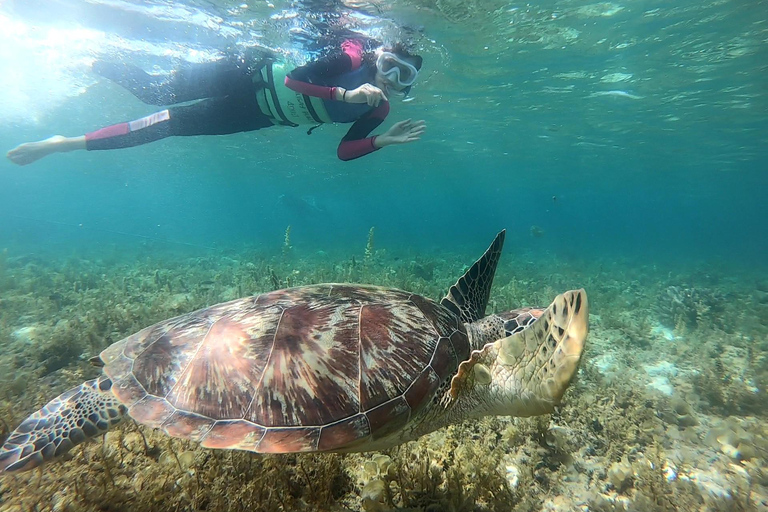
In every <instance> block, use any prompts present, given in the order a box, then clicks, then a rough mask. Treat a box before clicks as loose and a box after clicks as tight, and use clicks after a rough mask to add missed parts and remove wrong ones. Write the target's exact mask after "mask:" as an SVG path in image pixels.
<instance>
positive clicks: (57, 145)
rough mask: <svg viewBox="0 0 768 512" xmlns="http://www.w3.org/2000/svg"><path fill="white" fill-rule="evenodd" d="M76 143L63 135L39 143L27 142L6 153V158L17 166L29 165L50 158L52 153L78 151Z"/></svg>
mask: <svg viewBox="0 0 768 512" xmlns="http://www.w3.org/2000/svg"><path fill="white" fill-rule="evenodd" d="M78 139H79V138H78ZM75 142H76V140H75V139H69V138H67V137H63V136H61V135H54V136H53V137H49V138H47V139H44V140H40V141H37V142H26V143H24V144H20V145H18V146H16V147H15V148H13V149H12V150H10V151H9V152H8V153H6V154H5V156H7V157H8V160H10V161H11V162H13V163H15V164H18V165H27V164H31V163H32V162H35V161H37V160H40V159H41V158H43V157H44V156H48V155H50V154H51V153H58V152H61V151H71V150H72V149H78V147H77V146H76V145H73V143H75Z"/></svg>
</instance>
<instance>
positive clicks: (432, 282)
mask: <svg viewBox="0 0 768 512" xmlns="http://www.w3.org/2000/svg"><path fill="white" fill-rule="evenodd" d="M292 243H293V242H292V241H291V240H290V231H289V230H286V236H285V241H284V244H283V246H282V247H281V248H280V250H279V252H278V253H277V254H270V253H264V252H261V251H256V250H253V249H249V250H243V251H242V252H226V253H221V254H211V253H209V254H206V255H189V254H173V255H170V254H168V255H164V254H163V253H162V252H159V251H157V250H154V249H153V250H151V251H150V250H149V249H148V250H146V251H145V252H139V253H136V254H131V255H130V256H128V255H122V256H119V255H114V256H111V257H106V256H105V257H104V259H101V260H99V259H82V258H77V257H74V256H71V257H69V258H65V259H43V258H32V257H26V256H23V255H13V254H8V253H3V255H2V256H0V283H2V288H0V290H2V295H1V296H0V301H1V302H0V304H1V306H2V307H0V346H2V351H1V353H0V418H2V420H3V421H2V422H0V434H2V433H3V432H4V433H6V434H7V430H8V428H7V427H8V426H11V427H12V426H15V425H16V424H18V423H19V422H20V421H21V420H22V419H24V418H25V417H26V416H27V415H28V414H29V413H30V412H31V411H33V410H35V409H36V408H37V407H39V406H40V405H41V404H43V403H45V402H46V401H48V400H49V399H50V398H51V397H53V396H56V395H57V394H59V393H60V392H62V391H63V390H65V389H67V388H69V387H71V386H73V385H75V384H77V383H79V382H81V381H82V380H85V379H86V378H91V377H94V376H96V375H97V374H98V370H97V369H95V368H93V367H91V366H90V365H89V364H88V363H87V360H88V359H89V358H90V357H92V356H93V355H96V354H98V352H99V351H100V350H102V349H103V348H105V347H106V346H108V345H110V344H111V343H114V342H116V341H118V340H120V339H121V338H123V337H125V336H126V335H129V334H131V333H133V332H135V331H137V330H139V329H141V328H143V327H145V326H147V325H150V324H152V323H154V322H157V321H160V320H163V319H166V318H169V317H172V316H175V315H178V314H181V313H185V312H188V311H192V310H194V309H197V308H201V307H205V306H207V305H211V304H214V303H217V302H222V301H226V300H230V299H234V298H236V297H240V296H245V295H249V294H255V293H260V292H264V291H269V290H273V289H277V288H282V287H286V286H298V285H304V284H312V283H318V282H358V283H369V284H376V285H381V286H391V287H397V288H401V289H406V290H409V291H413V292H416V293H420V294H422V295H425V296H427V297H431V298H433V299H439V298H440V297H442V295H443V294H444V292H445V290H446V289H447V288H448V286H450V285H451V284H453V282H454V281H455V279H456V278H457V277H458V276H459V275H460V274H461V269H462V267H463V266H464V265H466V264H467V263H469V262H471V261H472V259H473V257H474V255H471V254H455V253H448V252H446V253H441V254H437V255H431V256H429V257H427V256H425V255H422V254H416V255H413V254H405V255H403V254H395V253H394V252H393V251H391V250H388V249H387V248H375V247H374V245H373V231H371V232H370V233H369V238H368V240H367V243H365V244H361V248H360V251H359V252H358V253H357V254H338V255H337V254H333V255H331V254H326V253H312V254H302V253H301V251H300V250H299V249H297V248H296V247H294V246H293V245H292ZM286 246H287V247H288V249H287V250H286ZM704 270H706V271H704ZM704 270H702V269H693V270H679V269H673V270H670V269H655V268H653V267H643V266H638V265H631V266H630V265H623V264H620V263H615V262H594V261H592V262H573V261H570V262H564V261H558V260H555V259H549V260H544V259H541V258H539V259H534V258H531V257H530V256H528V255H515V254H508V255H505V256H504V258H503V259H502V264H501V266H500V268H499V270H498V273H497V278H496V283H495V286H494V290H493V294H492V297H491V302H490V305H489V308H488V309H489V312H491V311H501V310H505V309H509V308H512V307H519V306H528V305H545V304H548V303H549V302H550V301H551V299H552V298H553V297H554V296H555V295H556V294H557V293H559V292H560V291H563V290H565V289H570V288H576V287H582V286H583V287H585V288H586V289H587V291H588V293H589V296H590V307H591V311H592V313H593V314H592V316H591V322H590V323H591V334H590V338H589V339H588V343H587V351H586V354H585V358H584V362H583V364H582V369H581V371H580V374H579V377H578V379H577V380H576V382H575V383H574V384H573V385H572V387H571V389H570V390H569V392H568V393H567V395H566V400H565V403H564V405H563V406H562V407H561V408H560V409H559V410H558V411H557V413H556V414H553V415H549V416H545V417H541V418H531V419H526V418H487V419H483V420H479V421H473V422H465V423H463V424H461V425H455V426H451V427H448V428H446V429H443V430H442V431H439V432H436V433H434V434H432V435H430V436H426V437H425V438H422V439H420V440H419V441H417V442H413V443H408V444H406V445H404V446H402V447H398V448H396V449H393V450H390V451H389V452H387V454H386V455H387V457H388V458H389V460H390V464H391V468H390V467H388V468H387V470H386V472H385V473H383V474H382V473H379V474H376V475H370V474H367V473H366V471H365V468H366V463H370V462H371V461H372V460H373V457H375V456H376V455H375V454H359V455H358V454H355V455H333V454H317V455H283V456H264V455H256V454H250V453H243V452H228V451H214V450H204V449H201V448H199V447H197V446H196V445H195V444H194V443H189V442H185V441H181V440H176V439H169V438H167V437H166V436H164V435H161V434H159V433H157V432H155V431H152V430H151V429H147V428H144V427H140V426H137V425H136V424H135V423H133V422H130V421H129V422H126V423H125V424H124V425H122V426H120V427H119V428H117V429H115V430H114V431H113V432H110V433H109V434H108V435H107V436H106V437H105V438H104V440H103V441H99V442H92V443H88V444H86V445H84V446H82V447H78V448H76V449H75V450H73V452H72V453H71V454H70V455H68V456H67V457H66V458H65V459H66V460H64V461H61V462H58V463H55V464H51V465H49V466H47V467H46V468H45V469H44V471H42V472H40V473H37V472H31V473H28V474H21V475H6V476H3V477H2V480H0V510H14V511H15V510H19V511H24V510H72V511H81V510H82V511H91V510H94V511H95V510H147V511H166V510H168V511H170V510H174V511H175V510H189V511H198V510H253V511H258V510H286V511H288V510H425V511H437V510H450V511H485V510H519V511H528V510H531V511H533V510H551V509H553V508H561V509H564V510H568V509H575V508H577V507H588V508H589V509H590V510H642V511H645V510H649V511H656V510H659V511H665V510H713V511H714V510H756V509H757V508H759V506H761V504H762V505H764V504H765V501H764V500H766V496H767V495H768V492H766V486H767V485H768V476H766V475H768V469H767V466H766V464H767V462H766V461H767V460H768V446H766V441H765V440H766V439H768V431H766V427H765V418H766V416H768V406H766V405H767V404H768V397H766V387H767V385H768V364H766V363H768V360H767V359H768V341H766V340H767V339H768V338H766V336H767V335H768V313H767V312H766V309H768V305H767V304H765V303H763V302H761V301H760V300H755V293H758V294H759V293H762V292H760V291H759V290H758V291H755V290H754V282H755V280H754V279H753V277H752V276H748V275H747V276H723V278H722V279H720V280H719V281H713V280H712V277H711V276H712V275H713V274H716V272H715V271H714V270H713V269H709V268H707V269H704ZM702 276H707V277H702ZM726 277H727V279H726ZM670 288H673V289H674V290H676V291H679V290H696V292H695V293H694V292H690V293H689V295H690V296H696V297H697V298H698V299H699V300H698V301H696V300H694V301H692V302H689V303H688V304H687V305H686V306H685V307H686V308H688V309H681V306H680V304H679V301H675V300H674V299H670V297H671V295H670ZM682 293H686V292H682ZM683 302H685V301H683ZM684 305H685V304H684ZM691 308H693V309H691ZM692 311H693V312H692ZM694 320H695V321H694ZM659 362H666V363H669V365H670V368H674V371H672V372H670V373H668V374H665V375H662V376H660V377H661V378H663V379H666V381H667V382H668V383H669V387H670V389H672V390H673V394H672V395H668V394H665V393H664V392H662V391H660V390H659V389H666V388H663V387H661V388H659V387H658V386H657V387H655V386H654V385H653V382H654V381H653V379H654V378H656V377H658V376H656V377H654V376H652V375H651V374H650V373H648V371H649V370H648V368H651V367H653V368H656V366H658V363H659ZM654 365H656V366H654ZM659 367H660V368H663V366H659ZM709 432H716V433H717V435H715V436H714V438H711V436H710V435H709V434H708V433H709ZM368 467H370V464H368ZM612 469H613V471H611V470H612ZM716 473H717V474H719V475H720V476H718V475H717V474H716Z"/></svg>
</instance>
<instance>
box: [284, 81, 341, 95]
mask: <svg viewBox="0 0 768 512" xmlns="http://www.w3.org/2000/svg"><path fill="white" fill-rule="evenodd" d="M285 86H286V87H287V88H289V89H290V90H292V91H296V92H298V93H299V94H306V95H307V96H314V97H315V98H322V99H324V100H335V99H336V88H335V87H325V86H322V85H315V84H308V83H307V82H300V81H299V80H294V79H293V78H291V77H289V76H286V77H285Z"/></svg>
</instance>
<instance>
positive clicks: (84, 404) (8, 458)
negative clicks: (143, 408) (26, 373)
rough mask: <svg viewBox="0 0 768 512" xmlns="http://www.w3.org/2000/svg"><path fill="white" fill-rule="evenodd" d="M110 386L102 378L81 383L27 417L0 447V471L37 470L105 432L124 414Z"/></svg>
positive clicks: (108, 382) (124, 410) (122, 406)
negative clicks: (38, 467)
mask: <svg viewBox="0 0 768 512" xmlns="http://www.w3.org/2000/svg"><path fill="white" fill-rule="evenodd" d="M111 387H112V382H111V381H110V380H109V379H108V378H105V377H102V378H99V379H94V380H89V381H87V382H83V383H82V384H81V385H79V386H77V387H76V388H73V389H70V390H69V391H67V392H65V393H63V394H62V395H60V396H59V397H57V398H54V399H53V400H51V401H50V402H48V403H47V404H46V405H45V407H43V408H42V409H40V410H39V411H37V412H35V413H33V414H32V415H31V416H29V417H28V418H27V419H26V420H24V421H23V422H22V423H21V425H19V426H18V428H16V430H14V431H13V432H11V435H10V436H8V439H7V440H6V441H5V444H3V446H2V448H0V472H9V473H10V472H13V471H27V470H30V469H33V468H36V467H37V466H40V465H41V464H44V463H46V462H49V461H51V460H54V459H55V458H57V457H60V456H61V455H63V454H65V453H67V452H68V451H69V450H71V449H72V448H73V447H75V446H77V445H78V444H80V443H82V442H84V441H86V440H87V439H90V438H92V437H96V436H98V435H100V434H104V433H106V432H107V430H109V428H110V427H112V426H113V425H115V424H117V423H119V422H120V420H122V418H123V416H124V415H125V413H126V412H127V409H126V407H125V406H124V405H122V404H121V403H120V402H119V401H118V400H117V398H115V397H114V395H112V393H111V392H110V388H111Z"/></svg>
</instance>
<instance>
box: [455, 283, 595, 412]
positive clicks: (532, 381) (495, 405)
mask: <svg viewBox="0 0 768 512" xmlns="http://www.w3.org/2000/svg"><path fill="white" fill-rule="evenodd" d="M588 320H589V304H588V302H587V294H586V292H585V291H584V290H574V291H569V292H565V293H563V294H561V295H558V296H557V297H556V298H555V300H554V301H553V302H552V304H550V306H549V307H548V308H547V309H546V310H544V311H543V312H542V313H541V314H540V316H538V317H537V318H534V317H531V319H530V321H528V322H525V325H523V326H521V328H520V329H516V330H514V331H513V334H510V335H509V336H506V337H504V338H501V339H498V340H496V341H493V342H491V343H487V344H486V345H485V346H484V347H482V348H481V349H479V350H475V351H473V352H472V355H471V356H470V358H469V359H468V360H467V361H464V362H463V363H461V365H459V370H458V372H457V373H456V375H455V376H454V377H453V380H452V381H451V391H450V393H451V398H453V399H455V400H464V399H466V401H467V402H468V403H471V404H475V405H473V409H474V411H473V415H479V416H485V415H491V414H492V415H497V416H535V415H539V414H547V413H549V412H552V411H553V410H554V407H555V406H556V405H558V404H559V403H560V400H561V399H562V397H563V394H564V393H565V390H566V389H567V388H568V385H569V384H570V383H571V380H572V379H573V377H574V375H575V374H576V371H577V370H578V367H579V362H580V361H581V355H582V352H583V351H584V342H585V340H586V338H587V331H588Z"/></svg>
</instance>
